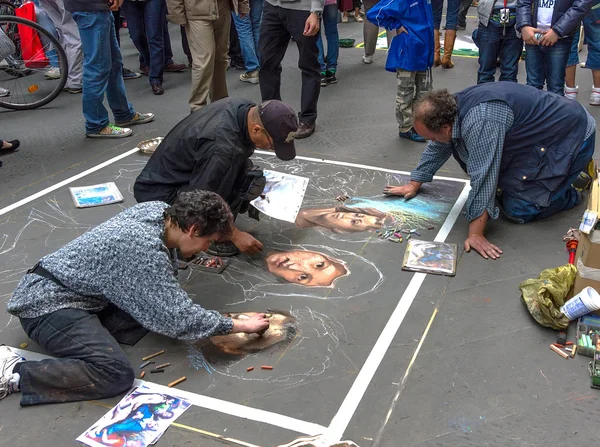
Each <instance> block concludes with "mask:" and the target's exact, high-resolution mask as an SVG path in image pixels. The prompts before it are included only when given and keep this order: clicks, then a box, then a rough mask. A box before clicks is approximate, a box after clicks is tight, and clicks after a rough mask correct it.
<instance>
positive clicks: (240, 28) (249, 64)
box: [231, 0, 263, 72]
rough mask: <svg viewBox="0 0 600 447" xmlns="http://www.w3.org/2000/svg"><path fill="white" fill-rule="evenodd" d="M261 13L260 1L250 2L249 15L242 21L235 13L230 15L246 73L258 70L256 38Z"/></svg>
mask: <svg viewBox="0 0 600 447" xmlns="http://www.w3.org/2000/svg"><path fill="white" fill-rule="evenodd" d="M262 11H263V2H262V0H250V14H248V15H247V16H246V17H244V18H243V19H242V18H240V16H238V15H237V14H236V13H235V12H232V13H231V16H232V17H233V23H234V24H235V29H236V30H237V33H238V39H239V41H240V48H241V50H242V58H243V59H244V65H245V66H246V71H248V72H251V71H256V70H258V69H259V68H260V62H259V60H258V36H259V32H260V21H261V19H262Z"/></svg>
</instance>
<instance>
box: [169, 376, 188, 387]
mask: <svg viewBox="0 0 600 447" xmlns="http://www.w3.org/2000/svg"><path fill="white" fill-rule="evenodd" d="M186 380H187V378H186V377H185V376H183V377H180V378H179V379H177V380H173V381H172V382H171V383H169V384H168V385H167V386H168V387H169V388H173V387H174V386H175V385H179V384H180V383H181V382H185V381H186Z"/></svg>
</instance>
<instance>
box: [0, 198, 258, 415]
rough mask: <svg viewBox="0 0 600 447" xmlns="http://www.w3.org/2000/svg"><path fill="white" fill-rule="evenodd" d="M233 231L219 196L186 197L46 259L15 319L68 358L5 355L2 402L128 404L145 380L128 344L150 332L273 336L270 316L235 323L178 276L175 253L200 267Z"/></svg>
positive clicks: (28, 279)
mask: <svg viewBox="0 0 600 447" xmlns="http://www.w3.org/2000/svg"><path fill="white" fill-rule="evenodd" d="M232 226H233V215H232V214H231V211H230V210H229V207H228V205H227V204H226V203H225V201H224V200H223V199H222V198H221V197H219V195H217V194H216V193H212V192H207V191H190V192H182V193H180V194H179V196H178V197H177V199H175V201H174V203H173V204H172V205H171V206H169V205H168V204H166V203H164V202H147V203H142V204H139V205H136V206H133V207H132V208H129V209H128V210H126V211H123V212H122V213H120V214H118V215H117V216H115V217H113V218H112V219H110V220H108V221H106V222H104V223H103V224H101V225H99V226H97V227H96V228H94V229H92V230H90V231H88V232H87V233H85V234H84V235H82V236H80V237H78V238H77V239H75V240H73V241H72V242H70V243H69V244H67V245H65V246H64V247H63V248H61V249H59V250H58V251H56V252H55V253H52V254H50V255H48V256H45V257H43V258H42V259H41V260H40V262H39V263H38V264H37V265H36V266H35V267H34V268H33V269H31V270H30V271H29V272H28V274H26V275H25V276H24V277H23V279H22V280H21V282H20V283H19V285H18V286H17V288H16V290H15V291H14V293H13V295H12V297H11V298H10V300H9V301H8V304H7V310H8V312H9V313H11V314H12V315H15V316H17V317H19V319H20V321H21V325H22V326H23V329H24V330H25V332H26V333H27V335H28V336H29V337H30V338H31V339H32V340H34V341H36V342H37V343H39V345H40V346H41V347H43V348H44V349H45V350H46V351H48V352H49V353H50V354H51V355H53V356H55V357H59V358H57V359H48V360H42V361H23V359H21V357H20V356H19V355H17V354H16V353H15V352H13V351H11V349H10V348H8V347H6V346H0V374H1V375H0V399H1V398H4V397H5V396H6V395H7V394H11V393H14V392H16V391H21V392H22V396H21V405H22V406H27V405H36V404H47V403H58V402H72V401H79V400H89V399H103V398H107V397H111V396H115V395H117V394H120V393H122V392H124V391H126V390H127V389H129V388H130V387H131V385H132V383H133V380H134V377H135V372H134V370H133V368H132V366H131V365H130V363H129V361H128V359H127V357H126V355H125V353H124V352H123V350H122V349H121V347H120V346H119V343H118V342H124V343H129V344H133V343H135V341H137V340H139V338H141V337H143V336H144V335H145V334H146V333H147V332H148V331H153V332H157V333H159V334H162V335H166V336H168V337H172V338H176V339H180V340H190V341H195V340H198V339H202V338H206V337H211V336H213V335H222V334H228V333H232V332H247V333H255V332H261V331H264V330H266V329H267V328H268V327H269V321H268V320H267V319H265V314H256V315H254V316H253V317H252V318H249V319H247V320H232V319H231V318H227V317H223V316H222V315H221V314H219V313H218V312H216V311H209V310H205V309H203V308H202V307H200V306H199V305H197V304H194V303H193V302H192V300H191V299H190V298H189V296H188V295H187V293H186V292H185V291H184V290H183V289H182V288H181V285H180V284H179V282H178V281H177V278H176V276H175V275H176V272H177V263H176V257H175V253H174V251H175V250H178V251H179V252H180V253H182V254H183V255H184V256H186V257H190V256H192V255H194V254H196V253H199V252H201V251H204V250H206V248H207V247H208V245H209V244H210V243H211V242H212V241H221V240H226V239H227V238H228V237H229V236H230V235H231V231H232Z"/></svg>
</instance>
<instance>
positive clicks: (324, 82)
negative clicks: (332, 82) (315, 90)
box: [321, 73, 327, 87]
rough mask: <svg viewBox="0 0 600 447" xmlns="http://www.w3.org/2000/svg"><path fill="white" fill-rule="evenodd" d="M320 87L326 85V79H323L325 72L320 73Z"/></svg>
mask: <svg viewBox="0 0 600 447" xmlns="http://www.w3.org/2000/svg"><path fill="white" fill-rule="evenodd" d="M321 87H327V81H326V80H325V73H321Z"/></svg>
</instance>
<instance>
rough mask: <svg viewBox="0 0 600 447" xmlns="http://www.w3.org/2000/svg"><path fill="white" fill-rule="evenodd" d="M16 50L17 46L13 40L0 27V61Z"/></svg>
mask: <svg viewBox="0 0 600 447" xmlns="http://www.w3.org/2000/svg"><path fill="white" fill-rule="evenodd" d="M16 52H17V48H16V47H15V44H14V42H13V41H12V40H10V37H8V36H7V35H6V33H5V32H4V31H2V29H1V28H0V61H2V60H4V59H6V58H7V57H8V56H12V55H13V54H15V53H16Z"/></svg>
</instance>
